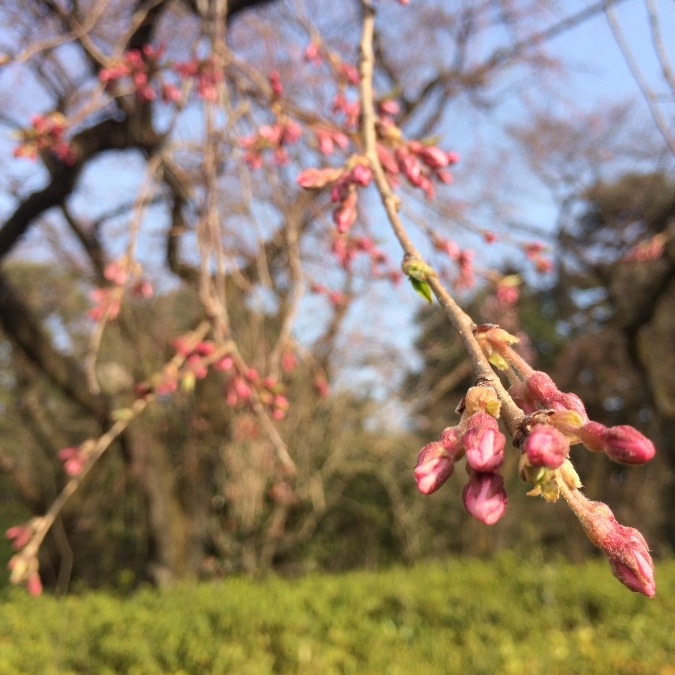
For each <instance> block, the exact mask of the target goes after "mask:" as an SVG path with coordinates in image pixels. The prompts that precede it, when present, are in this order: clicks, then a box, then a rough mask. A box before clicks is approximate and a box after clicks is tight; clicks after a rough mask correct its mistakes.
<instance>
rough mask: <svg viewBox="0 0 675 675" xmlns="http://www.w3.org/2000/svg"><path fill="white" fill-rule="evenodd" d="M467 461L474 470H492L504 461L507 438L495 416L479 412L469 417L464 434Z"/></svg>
mask: <svg viewBox="0 0 675 675" xmlns="http://www.w3.org/2000/svg"><path fill="white" fill-rule="evenodd" d="M462 446H463V447H464V451H465V452H466V461H467V463H468V465H469V466H470V467H471V468H472V469H473V470H474V471H483V472H490V471H494V470H495V469H498V468H499V467H500V466H501V465H502V464H503V463H504V447H505V446H506V439H505V438H504V434H502V432H501V431H500V430H499V425H498V424H497V420H496V419H495V418H494V417H491V416H490V415H488V414H487V413H484V412H477V413H475V414H473V415H471V417H470V418H469V420H468V422H467V430H466V431H465V432H464V435H463V436H462Z"/></svg>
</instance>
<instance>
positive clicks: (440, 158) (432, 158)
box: [417, 146, 450, 169]
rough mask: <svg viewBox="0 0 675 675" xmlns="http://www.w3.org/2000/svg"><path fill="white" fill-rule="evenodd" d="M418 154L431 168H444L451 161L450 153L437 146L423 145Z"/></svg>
mask: <svg viewBox="0 0 675 675" xmlns="http://www.w3.org/2000/svg"><path fill="white" fill-rule="evenodd" d="M417 156H418V157H419V158H420V159H421V160H422V161H423V162H424V163H425V164H426V165H427V166H428V167H429V168H431V169H444V168H445V167H446V166H448V164H449V163H450V162H449V160H448V155H447V154H446V153H445V152H443V150H441V149H440V148H437V147H435V146H431V147H428V148H425V147H423V148H422V149H421V150H420V151H419V152H418V153H417Z"/></svg>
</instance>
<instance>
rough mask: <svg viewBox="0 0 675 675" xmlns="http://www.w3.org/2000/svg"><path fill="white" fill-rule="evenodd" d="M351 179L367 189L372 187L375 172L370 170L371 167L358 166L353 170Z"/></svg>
mask: <svg viewBox="0 0 675 675" xmlns="http://www.w3.org/2000/svg"><path fill="white" fill-rule="evenodd" d="M351 179H352V181H353V182H354V183H356V184H357V185H362V186H363V187H366V186H368V185H370V181H371V180H372V179H373V172H372V171H371V170H370V167H369V166H365V165H363V164H357V165H356V166H355V167H354V168H353V169H352V172H351Z"/></svg>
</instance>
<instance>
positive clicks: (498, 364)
mask: <svg viewBox="0 0 675 675" xmlns="http://www.w3.org/2000/svg"><path fill="white" fill-rule="evenodd" d="M488 361H489V362H490V363H491V364H492V365H493V366H494V367H495V368H497V369H498V370H508V369H509V364H508V361H506V359H505V358H504V357H503V356H501V355H500V354H497V353H496V352H493V353H492V354H490V356H488Z"/></svg>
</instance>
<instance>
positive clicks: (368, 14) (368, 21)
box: [360, 0, 523, 435]
mask: <svg viewBox="0 0 675 675" xmlns="http://www.w3.org/2000/svg"><path fill="white" fill-rule="evenodd" d="M361 4H362V6H363V10H364V18H363V30H362V37H361V59H360V73H361V82H360V95H361V114H362V124H361V133H362V136H363V143H364V146H365V153H366V156H367V158H368V160H369V162H370V166H371V169H372V170H373V176H374V180H375V185H376V187H377V190H378V192H379V193H380V198H381V200H382V205H383V206H384V209H385V211H386V213H387V216H388V219H389V224H390V225H391V228H392V230H393V231H394V234H395V236H396V238H397V239H398V241H399V243H400V245H401V248H402V249H403V252H404V253H405V254H407V255H409V256H412V257H413V258H414V259H416V260H418V261H420V262H421V263H423V264H426V263H424V260H423V258H422V256H421V255H420V253H419V252H418V250H417V248H416V247H415V245H414V244H413V242H412V240H411V239H410V236H409V235H408V233H407V231H406V229H405V226H404V225H403V223H402V221H401V219H400V218H399V215H398V210H399V207H400V202H399V199H398V197H397V196H396V195H395V194H394V193H393V191H392V189H391V186H390V185H389V181H388V180H387V177H386V175H385V173H384V169H383V168H382V165H381V164H380V160H379V158H378V155H377V135H376V114H375V104H374V92H373V70H374V65H375V55H374V52H373V33H374V24H375V10H374V8H373V5H372V3H371V2H370V0H362V3H361ZM427 281H428V283H429V286H430V287H431V290H432V291H433V293H434V295H435V296H436V298H437V299H438V302H439V304H440V305H441V307H442V308H443V311H444V312H445V314H446V316H447V317H448V319H449V320H450V322H451V323H452V325H453V326H454V328H455V330H457V332H458V333H459V336H460V339H461V340H462V343H463V344H464V348H465V349H466V352H467V354H468V356H469V359H470V361H471V364H472V368H473V372H474V375H475V376H476V378H477V379H481V380H484V381H489V382H490V383H491V384H492V386H493V387H494V388H495V390H496V391H497V394H498V396H499V398H500V400H501V402H502V416H503V419H504V422H505V424H506V426H507V428H508V430H509V432H510V433H511V435H513V434H515V433H516V430H517V428H518V426H519V424H520V422H521V421H522V419H523V412H522V410H520V408H519V407H518V406H517V405H516V404H515V403H514V402H513V400H512V399H511V397H510V396H509V394H508V392H507V391H506V389H505V388H504V386H503V384H502V383H501V380H500V379H499V377H497V375H496V374H495V372H494V371H493V370H492V367H491V366H490V364H489V362H488V360H487V358H486V357H485V355H484V354H483V351H482V349H481V347H480V345H479V344H478V341H477V340H476V338H475V337H474V335H473V329H474V328H475V324H474V322H473V320H472V319H471V317H470V316H469V315H468V314H466V312H464V311H463V310H462V309H461V308H460V307H459V305H458V304H457V303H456V302H455V300H454V298H453V297H452V296H451V295H450V294H449V293H448V291H447V290H446V289H445V287H444V286H443V284H442V283H441V282H440V281H439V279H438V276H436V275H435V274H434V275H431V276H430V277H429V278H428V279H427Z"/></svg>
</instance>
